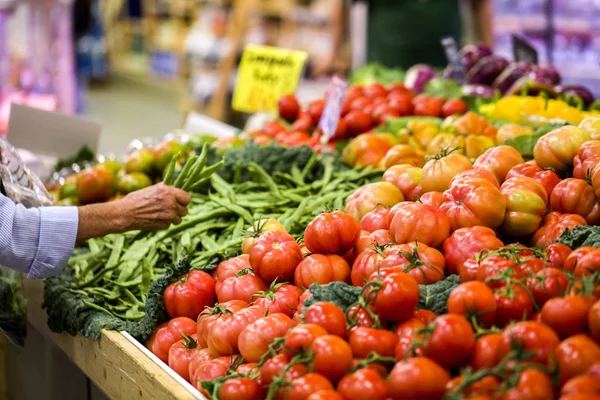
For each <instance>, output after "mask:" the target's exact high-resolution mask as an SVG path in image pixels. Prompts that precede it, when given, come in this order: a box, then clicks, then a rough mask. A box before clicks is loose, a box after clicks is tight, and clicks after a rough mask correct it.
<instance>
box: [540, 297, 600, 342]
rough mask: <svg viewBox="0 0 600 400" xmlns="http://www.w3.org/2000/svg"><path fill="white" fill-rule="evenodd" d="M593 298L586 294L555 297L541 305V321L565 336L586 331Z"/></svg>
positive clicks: (559, 334)
mask: <svg viewBox="0 0 600 400" xmlns="http://www.w3.org/2000/svg"><path fill="white" fill-rule="evenodd" d="M593 301H594V300H593V298H590V297H586V296H565V297H555V298H553V299H550V300H548V301H547V302H546V303H545V304H544V306H543V307H542V311H541V314H542V322H543V323H544V324H546V325H548V326H549V327H550V328H552V329H554V332H556V334H557V335H558V336H559V337H561V338H566V337H569V336H573V335H575V334H576V333H581V332H585V331H587V325H588V311H589V309H590V308H591V306H592V303H593Z"/></svg>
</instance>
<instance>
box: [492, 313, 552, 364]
mask: <svg viewBox="0 0 600 400" xmlns="http://www.w3.org/2000/svg"><path fill="white" fill-rule="evenodd" d="M502 336H503V338H504V340H503V341H502V344H501V345H500V348H501V350H502V351H503V352H504V353H505V354H508V352H509V351H510V349H512V348H513V347H512V346H514V345H515V344H516V345H518V346H522V348H523V350H526V351H531V353H532V358H531V359H529V360H528V361H531V362H534V363H540V364H544V365H547V364H548V363H549V362H550V361H551V360H552V357H553V356H554V350H555V349H556V346H558V344H559V343H560V340H559V339H558V336H557V335H556V333H555V332H554V331H553V330H552V329H551V328H550V327H548V326H547V325H544V324H542V323H539V322H534V321H522V322H517V323H516V324H514V325H510V326H508V327H507V328H506V329H505V330H504V332H503V333H502Z"/></svg>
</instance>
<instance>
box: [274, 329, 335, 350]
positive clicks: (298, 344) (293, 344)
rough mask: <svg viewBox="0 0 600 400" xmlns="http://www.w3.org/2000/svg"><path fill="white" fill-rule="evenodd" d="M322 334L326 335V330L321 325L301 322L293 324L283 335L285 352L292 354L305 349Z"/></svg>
mask: <svg viewBox="0 0 600 400" xmlns="http://www.w3.org/2000/svg"><path fill="white" fill-rule="evenodd" d="M324 335H327V331H326V330H325V328H323V327H322V326H321V325H316V324H302V325H298V326H295V327H293V328H292V329H290V331H289V332H288V333H287V335H286V337H285V342H284V348H285V353H286V355H289V356H293V355H294V354H297V353H298V352H300V351H306V350H308V349H309V348H310V346H311V345H312V342H313V341H314V340H315V339H316V338H318V337H320V336H324Z"/></svg>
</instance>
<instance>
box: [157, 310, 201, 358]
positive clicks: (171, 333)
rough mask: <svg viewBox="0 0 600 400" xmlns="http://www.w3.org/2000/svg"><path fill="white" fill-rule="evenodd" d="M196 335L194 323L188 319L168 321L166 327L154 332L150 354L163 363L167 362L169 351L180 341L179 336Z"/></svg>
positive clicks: (181, 318) (180, 318)
mask: <svg viewBox="0 0 600 400" xmlns="http://www.w3.org/2000/svg"><path fill="white" fill-rule="evenodd" d="M194 333H196V322H195V321H194V320H193V319H190V318H188V317H177V318H173V319H172V320H170V321H169V323H168V324H167V326H165V327H162V328H160V329H159V330H158V331H157V332H156V336H155V337H154V342H153V343H152V349H151V350H152V352H153V353H154V355H156V357H158V358H160V359H161V360H162V361H163V362H164V363H167V362H168V361H169V349H170V348H171V346H173V344H174V343H176V342H178V341H179V340H181V335H182V334H184V335H188V336H189V335H192V334H194Z"/></svg>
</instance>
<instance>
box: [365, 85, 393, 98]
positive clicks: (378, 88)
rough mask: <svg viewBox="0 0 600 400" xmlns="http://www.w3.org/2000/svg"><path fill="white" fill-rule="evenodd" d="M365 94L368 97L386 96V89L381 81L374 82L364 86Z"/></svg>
mask: <svg viewBox="0 0 600 400" xmlns="http://www.w3.org/2000/svg"><path fill="white" fill-rule="evenodd" d="M364 93H365V96H367V97H370V98H375V97H384V96H387V89H386V88H385V86H383V85H382V84H381V83H378V82H375V83H372V84H370V85H368V86H365V87H364Z"/></svg>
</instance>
